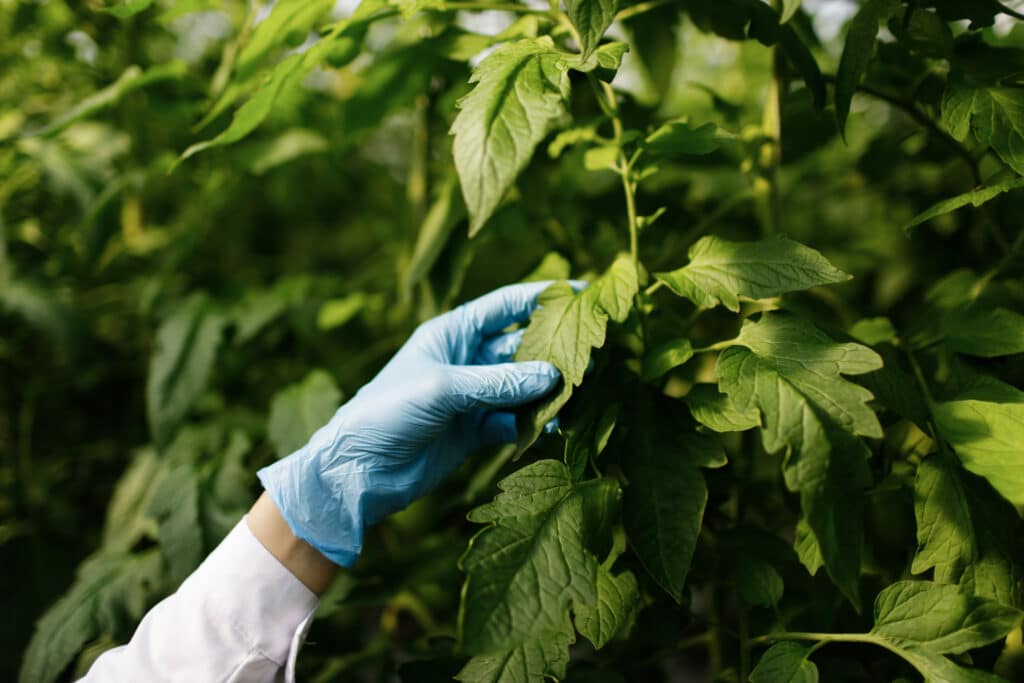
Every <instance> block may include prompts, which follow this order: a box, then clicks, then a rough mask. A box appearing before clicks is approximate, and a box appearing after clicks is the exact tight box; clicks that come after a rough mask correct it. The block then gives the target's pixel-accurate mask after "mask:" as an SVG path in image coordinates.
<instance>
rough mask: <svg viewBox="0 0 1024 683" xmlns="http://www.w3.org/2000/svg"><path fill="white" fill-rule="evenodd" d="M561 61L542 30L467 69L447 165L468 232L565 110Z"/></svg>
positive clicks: (487, 213) (566, 78) (566, 77)
mask: <svg viewBox="0 0 1024 683" xmlns="http://www.w3.org/2000/svg"><path fill="white" fill-rule="evenodd" d="M568 69H569V65H568V63H567V61H566V56H565V55H564V54H563V53H561V52H559V51H558V50H556V49H555V44H554V42H552V40H551V39H550V38H548V37H543V38H537V39H526V40H517V41H515V42H512V43H507V44H505V45H502V46H501V47H499V48H498V49H497V50H495V51H494V52H492V53H491V54H490V55H488V56H487V58H486V59H484V60H483V61H482V62H480V64H479V66H477V67H476V69H475V70H474V71H473V76H472V78H471V79H470V82H472V83H475V84H476V85H475V87H474V88H473V90H472V91H471V92H470V93H469V94H468V95H466V96H465V97H463V98H462V99H461V100H460V101H459V105H458V106H459V115H458V116H457V117H456V118H455V122H454V123H453V124H452V128H451V132H452V134H453V135H454V136H455V142H454V145H453V154H454V156H455V168H456V169H457V170H458V173H459V180H460V181H461V184H462V195H463V197H465V199H466V208H467V209H468V211H469V219H470V223H469V233H470V236H472V235H475V234H476V233H478V232H479V231H480V229H481V228H482V227H483V225H484V223H486V222H487V220H488V219H489V218H490V217H491V214H492V213H494V210H495V209H496V208H497V206H498V203H499V202H500V201H501V199H502V197H504V195H505V193H506V192H507V191H508V189H509V188H510V187H511V186H512V183H514V182H515V179H516V176H517V175H519V172H520V171H522V170H523V168H525V166H526V164H527V162H529V160H530V157H532V156H533V150H534V148H535V147H536V146H537V145H538V144H539V143H540V141H541V140H543V139H544V138H545V137H546V136H547V134H548V133H549V132H551V131H552V130H553V129H554V127H555V124H556V123H557V122H558V121H559V119H561V118H562V117H564V116H565V113H566V107H565V101H566V98H567V97H568V96H569V75H568Z"/></svg>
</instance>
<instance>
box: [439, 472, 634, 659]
mask: <svg viewBox="0 0 1024 683" xmlns="http://www.w3.org/2000/svg"><path fill="white" fill-rule="evenodd" d="M498 488H499V489H500V490H501V493H499V494H498V496H497V497H496V498H495V499H494V501H493V502H491V503H487V504H486V505H482V506H480V507H478V508H476V509H474V510H473V511H472V512H470V514H469V519H470V521H473V522H477V523H481V524H488V525H489V526H488V527H487V528H485V529H483V530H482V531H480V532H478V533H477V534H476V535H475V536H474V537H473V538H472V540H471V541H470V544H469V548H468V550H467V551H466V553H465V554H464V555H463V557H462V559H461V561H460V566H461V568H462V569H463V571H465V573H466V583H465V585H464V586H463V591H462V604H461V607H460V610H459V640H460V643H461V645H462V648H463V649H464V650H465V651H466V652H469V653H471V654H495V653H506V656H512V653H514V651H515V649H516V648H519V647H521V646H528V645H529V644H530V643H531V642H538V641H543V640H544V639H546V638H548V637H551V636H553V635H554V634H559V633H565V631H566V625H567V623H568V614H569V609H570V606H572V605H576V606H577V607H578V606H587V605H591V606H593V605H596V604H597V573H598V561H597V558H596V557H595V556H594V555H593V550H592V548H593V549H596V548H594V545H595V544H597V543H599V542H600V537H601V536H603V535H607V529H608V528H609V527H608V525H609V523H610V520H611V519H612V517H613V515H615V514H617V509H618V504H619V497H620V495H621V494H620V492H619V487H618V485H617V484H616V483H615V482H614V481H612V480H608V479H600V480H591V481H587V482H583V483H579V484H578V483H575V482H574V481H573V480H572V475H571V473H570V472H569V469H568V468H567V467H566V466H565V465H564V464H562V463H560V462H558V461H556V460H540V461H538V462H535V463H533V464H532V465H528V466H527V467H524V468H522V469H520V470H518V471H517V472H514V473H513V474H511V475H510V476H508V477H506V478H505V479H503V480H502V481H500V482H499V483H498ZM571 632H572V628H571V625H570V626H569V627H568V633H569V634H571ZM569 640H570V642H571V637H570V638H569ZM534 654H536V652H534Z"/></svg>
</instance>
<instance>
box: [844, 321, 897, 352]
mask: <svg viewBox="0 0 1024 683" xmlns="http://www.w3.org/2000/svg"><path fill="white" fill-rule="evenodd" d="M850 336H851V337H853V338H854V339H856V340H857V341H859V342H860V343H862V344H867V345H868V346H875V345H876V344H883V343H885V342H891V341H893V340H895V339H896V328H895V327H893V324H892V321H891V320H889V319H888V318H882V317H879V318H863V319H862V320H858V321H857V322H856V323H854V324H853V327H851V328H850Z"/></svg>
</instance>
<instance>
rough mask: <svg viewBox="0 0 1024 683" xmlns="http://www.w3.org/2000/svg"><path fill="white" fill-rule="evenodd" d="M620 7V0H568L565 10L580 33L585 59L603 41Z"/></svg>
mask: <svg viewBox="0 0 1024 683" xmlns="http://www.w3.org/2000/svg"><path fill="white" fill-rule="evenodd" d="M618 8H619V3H618V0H566V3H565V10H566V12H567V13H568V15H569V20H570V21H572V25H573V26H575V27H576V31H577V33H579V37H580V41H581V42H582V45H580V47H581V48H582V50H583V58H584V59H586V58H587V57H589V56H590V54H591V53H592V52H593V51H594V49H595V48H596V47H597V44H598V43H600V42H601V38H602V37H603V36H604V32H605V31H606V30H607V29H608V27H609V26H611V25H612V21H613V20H614V19H615V12H616V11H617V10H618Z"/></svg>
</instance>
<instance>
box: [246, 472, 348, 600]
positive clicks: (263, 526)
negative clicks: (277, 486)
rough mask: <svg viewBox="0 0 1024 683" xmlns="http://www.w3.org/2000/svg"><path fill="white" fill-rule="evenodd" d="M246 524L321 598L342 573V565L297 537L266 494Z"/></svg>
mask: <svg viewBox="0 0 1024 683" xmlns="http://www.w3.org/2000/svg"><path fill="white" fill-rule="evenodd" d="M246 523H247V524H248V525H249V530H250V531H252V534H253V536H255V537H256V539H257V540H258V541H259V542H260V543H262V544H263V547H265V548H266V549H267V550H268V551H269V552H270V554H271V555H273V556H274V557H275V558H277V561H278V562H280V563H281V564H283V565H284V566H285V567H286V568H287V569H288V571H290V572H291V573H292V574H294V575H295V577H296V578H297V579H298V580H299V581H301V582H302V583H303V585H304V586H306V588H308V589H309V590H311V591H313V592H314V593H316V594H317V595H321V594H322V593H323V592H324V591H325V590H327V586H329V585H330V583H331V580H332V579H333V578H334V575H335V574H337V572H338V565H336V564H334V563H333V562H331V561H330V560H328V559H327V558H326V557H324V556H323V555H322V554H321V553H320V552H319V551H318V550H316V549H315V548H314V547H313V546H311V545H309V544H308V543H306V542H305V541H301V540H299V539H297V538H295V536H294V534H292V530H291V529H290V528H288V524H287V523H285V521H284V518H283V517H281V512H280V510H278V509H277V506H276V505H275V504H274V501H273V500H272V499H271V498H270V496H269V495H268V494H267V493H266V492H264V493H263V495H261V496H260V497H259V499H258V500H257V501H256V504H255V505H253V506H252V509H251V510H249V514H248V516H247V517H246Z"/></svg>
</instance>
